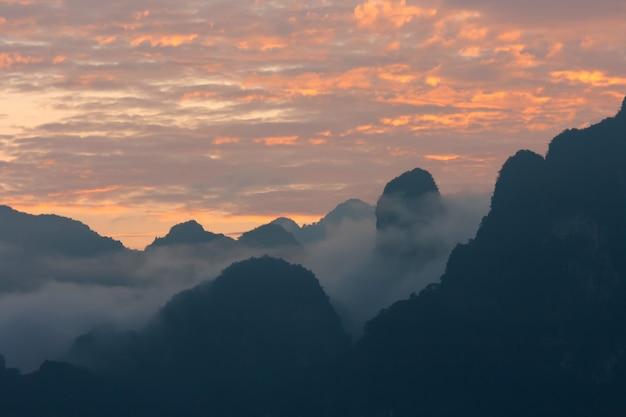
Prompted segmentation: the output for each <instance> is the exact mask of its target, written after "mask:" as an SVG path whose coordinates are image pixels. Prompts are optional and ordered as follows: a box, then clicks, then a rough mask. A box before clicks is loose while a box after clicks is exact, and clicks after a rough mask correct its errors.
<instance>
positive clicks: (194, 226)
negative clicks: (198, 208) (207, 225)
mask: <svg viewBox="0 0 626 417" xmlns="http://www.w3.org/2000/svg"><path fill="white" fill-rule="evenodd" d="M211 242H215V243H219V244H224V245H227V244H229V243H234V239H231V238H229V237H227V236H225V235H223V234H216V233H211V232H207V231H205V230H204V228H203V227H202V226H201V225H200V224H199V223H198V222H196V221H195V220H189V221H186V222H184V223H180V224H177V225H175V226H172V228H171V229H170V231H169V232H168V233H167V235H165V236H164V237H157V238H155V239H154V241H153V242H152V243H151V244H150V245H148V247H147V248H146V249H149V248H155V247H163V246H173V245H195V244H198V243H211Z"/></svg>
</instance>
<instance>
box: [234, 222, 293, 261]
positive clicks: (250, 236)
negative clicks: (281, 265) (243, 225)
mask: <svg viewBox="0 0 626 417" xmlns="http://www.w3.org/2000/svg"><path fill="white" fill-rule="evenodd" d="M237 244H238V246H239V248H240V249H244V250H250V249H252V250H254V251H255V252H260V254H263V255H272V256H278V257H283V258H289V259H291V258H294V257H299V256H302V255H303V254H304V248H303V247H302V245H301V244H300V242H298V240H296V238H295V237H294V236H293V235H292V234H291V233H289V232H288V231H286V230H285V229H284V228H283V227H282V226H279V225H278V224H275V223H269V224H264V225H262V226H259V227H257V228H255V229H253V230H250V231H248V232H245V233H243V234H242V235H241V236H239V239H238V240H237Z"/></svg>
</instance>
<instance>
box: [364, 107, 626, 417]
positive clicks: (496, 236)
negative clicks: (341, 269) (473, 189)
mask: <svg viewBox="0 0 626 417" xmlns="http://www.w3.org/2000/svg"><path fill="white" fill-rule="evenodd" d="M624 161H626V117H625V116H624V112H623V110H622V111H621V112H620V113H619V114H618V115H617V116H616V117H614V118H609V119H606V120H604V121H602V122H601V123H599V124H597V125H594V126H591V127H589V128H587V129H583V130H570V131H566V132H563V133H562V134H561V135H559V136H557V137H556V138H555V139H554V140H553V141H552V143H551V145H550V150H549V152H548V154H547V156H546V158H543V157H541V156H540V155H537V154H534V153H532V152H530V151H520V152H518V153H517V154H516V155H514V156H513V157H511V158H509V160H508V161H507V162H506V163H505V164H504V165H503V167H502V170H501V172H500V175H499V178H498V181H497V184H496V188H495V191H494V195H493V198H492V202H491V210H490V212H489V214H488V215H487V216H486V217H485V218H484V219H483V222H482V224H481V227H480V229H479V231H478V232H477V235H476V237H475V239H473V240H471V241H470V242H469V243H467V244H464V245H458V246H457V247H456V248H455V249H454V251H453V252H452V254H451V256H450V259H449V261H448V264H447V268H446V272H445V274H444V275H443V276H442V278H441V282H440V283H438V284H433V285H431V286H429V287H428V288H427V289H425V290H424V291H422V292H421V293H420V294H419V296H416V297H412V298H411V299H410V300H406V301H402V302H399V303H396V304H394V305H393V306H391V307H390V308H389V309H387V310H385V311H383V312H382V313H381V314H380V315H379V316H378V317H376V318H375V319H374V320H372V321H371V322H369V323H368V325H367V327H366V334H365V336H364V338H363V339H362V341H361V342H360V343H359V344H358V346H357V348H356V355H355V357H356V358H357V359H356V360H355V361H356V363H358V366H357V368H358V369H359V370H358V371H356V372H357V373H359V372H361V375H362V378H361V382H360V383H359V385H360V388H359V389H361V390H362V392H365V393H367V395H364V397H363V398H367V399H368V400H367V401H364V402H363V403H362V405H363V410H378V412H380V411H384V410H395V412H399V411H402V413H401V414H402V415H411V414H415V413H420V412H422V413H425V414H426V415H434V414H441V415H468V414H473V413H481V414H483V415H498V414H499V413H502V410H507V411H506V413H509V412H510V411H511V410H513V409H515V410H517V411H516V412H518V413H519V415H531V414H532V415H548V414H550V413H551V412H557V413H560V414H561V415H565V414H568V413H573V414H581V413H582V415H585V414H588V415H592V414H594V415H603V414H606V410H607V409H612V410H614V411H615V412H618V413H619V412H626V407H625V402H624V401H623V400H622V397H621V396H617V395H615V392H617V391H619V390H622V389H626V357H625V352H626V261H625V260H626V188H625V187H624V184H626V173H625V170H626V163H625V162H624ZM583 392H584V393H585V395H584V397H583V396H582V395H581V396H580V397H576V396H575V395H574V396H573V397H572V396H571V393H583ZM409 393H412V394H413V395H409ZM568 393H570V394H568ZM441 399H446V401H447V402H440V401H439V400H441ZM364 404H365V405H364ZM364 413H365V414H366V415H375V413H374V412H373V411H364ZM463 413H465V414H463ZM573 414H572V415H573ZM509 415H511V414H509ZM616 415H617V414H616Z"/></svg>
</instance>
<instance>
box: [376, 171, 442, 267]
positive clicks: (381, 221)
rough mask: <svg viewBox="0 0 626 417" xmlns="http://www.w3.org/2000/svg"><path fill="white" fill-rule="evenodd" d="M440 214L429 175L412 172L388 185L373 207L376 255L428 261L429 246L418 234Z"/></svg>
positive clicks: (433, 250) (436, 249)
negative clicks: (374, 208)
mask: <svg viewBox="0 0 626 417" xmlns="http://www.w3.org/2000/svg"><path fill="white" fill-rule="evenodd" d="M443 211H444V208H443V203H442V201H441V195H440V194H439V189H438V187H437V184H436V183H435V180H434V179H433V177H432V175H431V174H430V173H429V172H428V171H425V170H423V169H420V168H415V169H413V170H411V171H407V172H405V173H403V174H402V175H400V176H398V177H396V178H394V179H393V180H391V181H389V183H387V185H386V186H385V188H384V190H383V193H382V195H381V196H380V198H379V199H378V202H377V203H376V252H377V253H378V254H380V255H382V256H384V257H395V258H403V259H416V258H417V259H422V258H423V259H430V258H433V257H434V256H435V253H431V252H438V248H435V247H433V242H428V244H423V243H422V242H421V240H422V239H421V234H422V231H423V230H424V229H425V228H427V227H428V226H429V224H431V223H432V222H433V220H434V219H435V218H436V217H437V216H438V215H441V214H442V213H443Z"/></svg>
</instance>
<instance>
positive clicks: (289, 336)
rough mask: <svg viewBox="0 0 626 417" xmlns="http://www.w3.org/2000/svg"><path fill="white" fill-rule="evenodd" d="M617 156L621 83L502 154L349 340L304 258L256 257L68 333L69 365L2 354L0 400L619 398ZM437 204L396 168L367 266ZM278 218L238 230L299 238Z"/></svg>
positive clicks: (518, 410) (47, 407)
mask: <svg viewBox="0 0 626 417" xmlns="http://www.w3.org/2000/svg"><path fill="white" fill-rule="evenodd" d="M624 161H626V100H625V102H624V103H623V104H622V109H621V110H620V112H619V113H618V114H617V115H616V116H615V117H610V118H607V119H605V120H603V121H601V122H600V123H598V124H595V125H592V126H590V127H588V128H585V129H571V130H566V131H564V132H562V133H561V134H559V135H558V136H556V137H555V138H554V139H553V140H552V141H551V143H550V146H549V150H548V152H547V154H546V156H545V157H543V156H541V155H538V154H536V153H534V152H531V151H529V150H521V151H519V152H517V153H516V154H515V155H513V156H511V157H510V158H509V159H508V160H507V161H506V162H505V163H504V164H503V166H502V169H501V171H500V173H499V175H498V179H497V182H496V185H495V189H494V193H493V196H492V199H491V206H490V211H489V213H488V214H487V215H486V216H485V217H484V218H483V221H482V223H481V225H480V227H479V229H478V231H477V232H476V235H475V237H474V238H473V239H470V240H469V241H468V242H467V243H463V244H458V245H457V246H456V247H455V248H454V250H453V251H452V253H451V254H450V256H449V259H448V262H447V265H446V268H445V273H444V274H443V275H442V276H441V279H440V281H439V282H437V283H433V284H430V285H428V286H427V287H426V288H425V289H423V290H422V291H421V292H420V293H419V294H412V295H411V296H410V297H409V298H408V299H405V300H402V301H398V302H395V303H394V304H392V305H391V306H389V307H388V308H385V309H383V310H382V311H381V312H380V313H379V314H378V315H376V316H375V317H374V318H373V319H372V320H370V321H369V322H368V323H367V324H366V326H365V329H364V335H363V337H362V338H361V339H360V340H358V341H357V342H356V343H354V344H353V345H350V344H349V339H348V337H347V336H346V334H345V332H344V330H343V328H342V325H341V323H340V320H339V317H338V316H337V314H336V312H335V310H334V309H333V307H332V306H331V304H330V302H329V299H328V297H327V295H326V293H325V292H324V289H323V288H322V287H321V286H320V284H319V282H318V280H317V279H316V277H315V275H314V274H313V273H312V272H311V271H309V270H307V269H305V268H304V267H302V266H299V265H295V264H291V263H288V262H286V261H284V260H281V259H276V258H270V257H261V258H251V259H248V260H245V261H241V262H236V263H234V264H232V265H231V266H230V267H228V268H226V269H224V271H223V272H222V273H221V274H220V275H219V276H218V277H217V278H215V279H214V280H213V281H210V282H204V283H202V284H200V285H198V286H196V287H193V288H191V289H189V290H186V291H183V292H181V293H179V294H177V295H176V296H174V297H173V298H172V299H171V300H170V301H169V302H168V303H167V304H165V305H164V307H163V308H161V309H160V310H159V311H158V313H157V314H156V315H155V316H154V317H153V319H152V320H151V321H150V322H149V323H148V324H147V325H146V326H145V327H144V328H142V329H139V330H137V331H133V332H118V331H115V330H114V329H112V328H108V327H106V326H105V327H99V328H97V329H94V330H93V331H91V332H89V333H87V334H85V335H83V336H81V337H79V338H78V339H77V340H76V343H75V346H74V352H73V353H74V354H75V355H76V356H73V358H78V360H76V362H75V363H76V364H75V365H70V364H67V363H60V362H52V361H46V362H44V364H43V365H42V366H41V367H40V369H39V370H38V371H36V372H33V373H31V374H26V375H21V374H20V373H19V372H18V371H17V370H15V369H7V368H6V364H5V362H4V359H3V358H2V356H1V355H0V392H2V393H3V397H2V398H3V402H2V405H0V407H1V412H2V415H3V416H9V417H13V416H21V417H31V416H33V417H34V416H41V415H49V416H82V415H90V416H102V417H104V416H111V415H132V416H136V417H144V416H145V417H148V416H174V415H175V416H184V417H191V416H193V417H196V416H198V417H200V416H206V415H211V416H218V417H230V416H254V417H257V416H258V417H262V416H272V417H277V416H306V417H313V416H323V417H340V416H341V417H380V416H401V417H405V416H407V417H413V416H453V417H454V416H459V417H461V416H463V417H465V416H485V417H490V416H493V417H495V416H503V415H506V416H519V417H526V416H539V417H543V416H546V417H547V416H568V417H569V416H580V417H582V416H606V417H609V416H623V415H626V396H625V395H624V392H626V353H625V352H626V256H625V254H626V163H624ZM440 204H441V199H440V196H439V194H438V191H437V186H436V184H435V182H434V180H433V179H432V176H431V175H430V174H428V173H427V172H426V171H423V170H420V169H417V170H413V171H410V172H409V173H406V174H403V175H401V176H400V177H398V178H396V179H394V180H392V181H391V182H390V183H389V184H388V187H385V191H384V192H383V196H381V199H380V200H379V203H378V205H377V210H376V214H377V220H378V221H377V224H378V228H377V231H378V233H383V234H387V233H389V235H390V236H391V235H397V238H396V239H395V240H394V241H393V245H392V246H389V247H386V246H384V245H382V243H384V244H387V243H391V242H392V241H391V240H389V241H384V242H379V243H381V245H379V246H378V247H377V248H378V249H377V250H376V251H375V253H374V256H372V259H371V261H372V262H373V263H372V264H368V267H372V268H373V267H374V266H376V265H375V263H376V262H380V264H378V267H379V269H378V270H377V271H376V273H378V271H379V270H380V271H383V272H386V273H387V274H388V275H389V277H388V278H389V279H390V280H393V279H394V278H395V277H394V276H393V275H394V274H396V273H397V271H398V268H397V267H395V266H394V265H396V264H403V263H405V264H409V265H410V264H411V263H412V262H414V261H415V259H419V257H420V256H422V255H421V253H423V252H421V249H422V247H420V246H419V245H418V244H419V243H420V242H423V240H420V239H418V240H417V244H416V240H415V236H418V237H419V236H420V233H422V232H423V231H424V230H425V229H428V228H429V227H431V224H432V222H433V219H436V217H437V216H438V215H439V213H440V212H441V211H440V208H441V206H440ZM4 210H6V209H4ZM281 222H282V223H283V224H286V225H288V226H289V224H290V223H289V222H288V221H287V220H281V221H280V222H276V223H274V224H273V225H268V226H273V227H269V228H268V227H263V228H261V230H260V231H251V232H250V234H248V237H246V238H244V239H243V240H244V243H242V245H249V247H253V246H254V245H257V246H256V247H257V248H261V250H263V248H266V247H268V246H271V245H273V244H277V242H285V243H286V244H289V242H291V243H292V244H293V241H295V239H294V237H293V236H292V235H290V234H289V233H288V232H287V231H286V230H285V229H284V228H283V227H282V226H280V225H279V224H280V223H281ZM277 223H278V224H277ZM291 226H293V225H291ZM181 230H182V231H183V232H184V233H182V235H183V236H186V237H185V239H190V240H193V239H192V238H189V236H196V237H200V236H204V235H203V233H200V232H202V231H203V230H202V228H201V227H200V228H198V226H197V225H194V224H188V225H187V226H183V227H182V229H181ZM186 230H187V232H185V231H186ZM176 233H178V232H176ZM7 236H12V235H11V234H10V233H8V234H7ZM242 237H243V236H242ZM16 239H17V237H15V238H13V240H8V241H10V242H15V241H16ZM268 239H269V240H268ZM240 240H241V239H240ZM246 240H247V241H248V242H247V243H246ZM12 244H15V243H12ZM237 244H239V243H237ZM278 246H280V245H278ZM24 247H26V246H24ZM387 250H388V251H387ZM25 348H27V346H25ZM78 365H88V368H89V370H86V369H84V368H81V367H80V366H78Z"/></svg>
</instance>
